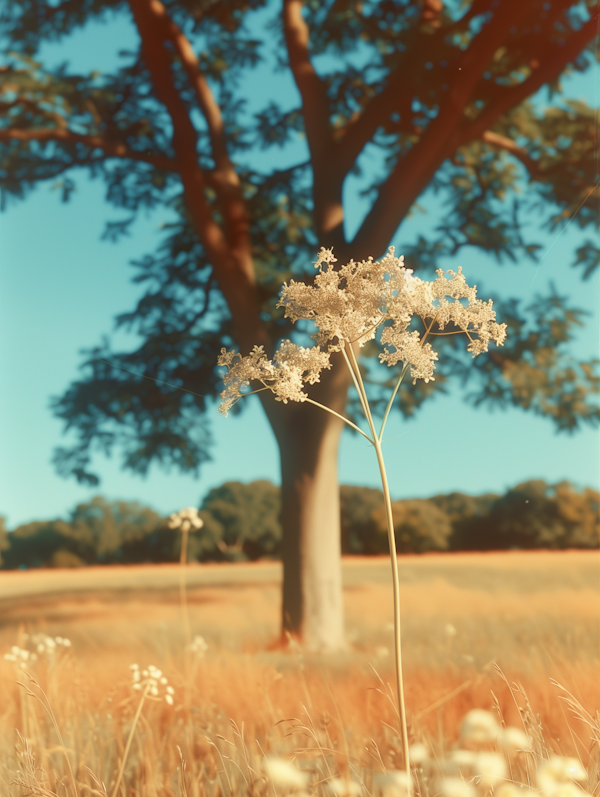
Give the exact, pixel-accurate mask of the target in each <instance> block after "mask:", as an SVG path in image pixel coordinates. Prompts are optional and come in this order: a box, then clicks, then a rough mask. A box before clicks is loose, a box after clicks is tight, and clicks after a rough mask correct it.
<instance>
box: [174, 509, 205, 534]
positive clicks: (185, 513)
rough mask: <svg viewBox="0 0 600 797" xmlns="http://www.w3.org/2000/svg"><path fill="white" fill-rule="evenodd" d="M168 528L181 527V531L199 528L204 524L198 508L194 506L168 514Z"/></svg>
mask: <svg viewBox="0 0 600 797" xmlns="http://www.w3.org/2000/svg"><path fill="white" fill-rule="evenodd" d="M168 525H169V528H170V529H181V530H182V531H190V530H191V529H201V528H202V526H204V521H203V520H202V518H201V517H200V515H199V514H198V510H197V509H196V507H194V506H190V507H188V508H187V509H180V510H179V512H174V513H173V514H172V515H170V516H169V524H168Z"/></svg>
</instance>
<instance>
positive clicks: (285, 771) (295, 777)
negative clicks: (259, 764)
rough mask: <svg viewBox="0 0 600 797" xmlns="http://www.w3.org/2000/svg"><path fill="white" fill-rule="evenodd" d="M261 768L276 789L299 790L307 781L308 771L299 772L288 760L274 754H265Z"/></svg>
mask: <svg viewBox="0 0 600 797" xmlns="http://www.w3.org/2000/svg"><path fill="white" fill-rule="evenodd" d="M263 770H264V772H265V774H266V775H267V777H269V778H270V779H271V781H272V783H273V785H274V786H275V788H276V789H281V790H287V791H300V790H301V789H303V788H304V787H305V786H306V784H307V782H308V772H301V771H300V770H299V769H297V768H296V767H295V766H294V764H292V763H291V762H290V761H286V759H285V758H278V757H276V756H267V757H266V758H265V759H264V761H263Z"/></svg>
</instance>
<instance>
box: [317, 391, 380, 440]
mask: <svg viewBox="0 0 600 797" xmlns="http://www.w3.org/2000/svg"><path fill="white" fill-rule="evenodd" d="M304 401H307V402H308V403H309V404H314V405H315V407H320V408H321V409H322V410H325V411H326V412H330V413H331V414H332V415H335V416H336V418H339V419H340V420H342V421H344V423H347V424H348V426H351V427H352V428H353V429H355V430H356V431H357V432H358V433H359V434H361V435H362V436H363V437H364V438H365V439H366V440H368V441H369V443H371V444H373V440H371V438H370V437H369V435H368V434H365V433H364V432H363V430H362V429H361V428H360V427H359V426H357V425H356V424H355V423H352V421H349V420H348V418H345V417H344V416H343V415H340V414H339V412H336V411H335V410H332V409H330V408H329V407H326V406H325V405H324V404H320V403H319V402H318V401H313V400H312V399H309V398H306V399H304Z"/></svg>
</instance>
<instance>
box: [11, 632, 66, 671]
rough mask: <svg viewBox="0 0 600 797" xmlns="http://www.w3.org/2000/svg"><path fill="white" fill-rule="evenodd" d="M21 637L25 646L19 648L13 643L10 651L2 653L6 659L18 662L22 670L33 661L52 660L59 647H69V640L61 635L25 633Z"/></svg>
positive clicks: (63, 648)
mask: <svg viewBox="0 0 600 797" xmlns="http://www.w3.org/2000/svg"><path fill="white" fill-rule="evenodd" d="M23 639H24V644H25V645H26V647H24V648H20V647H19V646H18V645H13V646H12V647H11V649H10V652H9V653H6V654H5V655H4V658H5V659H6V661H12V662H13V663H15V664H18V665H19V667H20V668H21V669H22V670H24V669H25V667H26V666H30V665H31V664H32V663H33V662H35V661H38V660H41V659H44V658H45V659H46V660H48V661H53V660H55V657H56V654H57V653H58V652H59V651H60V650H61V649H62V650H65V649H68V648H70V647H71V641H70V640H69V639H66V638H65V637H61V636H56V637H51V636H48V635H47V634H41V633H40V634H33V635H30V634H25V635H24V637H23Z"/></svg>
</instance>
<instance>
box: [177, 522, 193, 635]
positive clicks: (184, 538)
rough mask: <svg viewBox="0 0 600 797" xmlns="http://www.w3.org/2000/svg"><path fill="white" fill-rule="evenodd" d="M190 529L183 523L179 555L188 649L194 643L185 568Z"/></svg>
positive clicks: (181, 594) (181, 599)
mask: <svg viewBox="0 0 600 797" xmlns="http://www.w3.org/2000/svg"><path fill="white" fill-rule="evenodd" d="M188 535H189V528H188V526H187V521H184V522H183V525H182V528H181V552H180V554H179V600H180V603H181V612H182V615H183V627H184V633H185V645H186V649H187V648H189V646H190V645H191V643H192V630H191V627H190V615H189V612H188V605H187V590H186V581H185V566H186V564H187V544H188Z"/></svg>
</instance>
